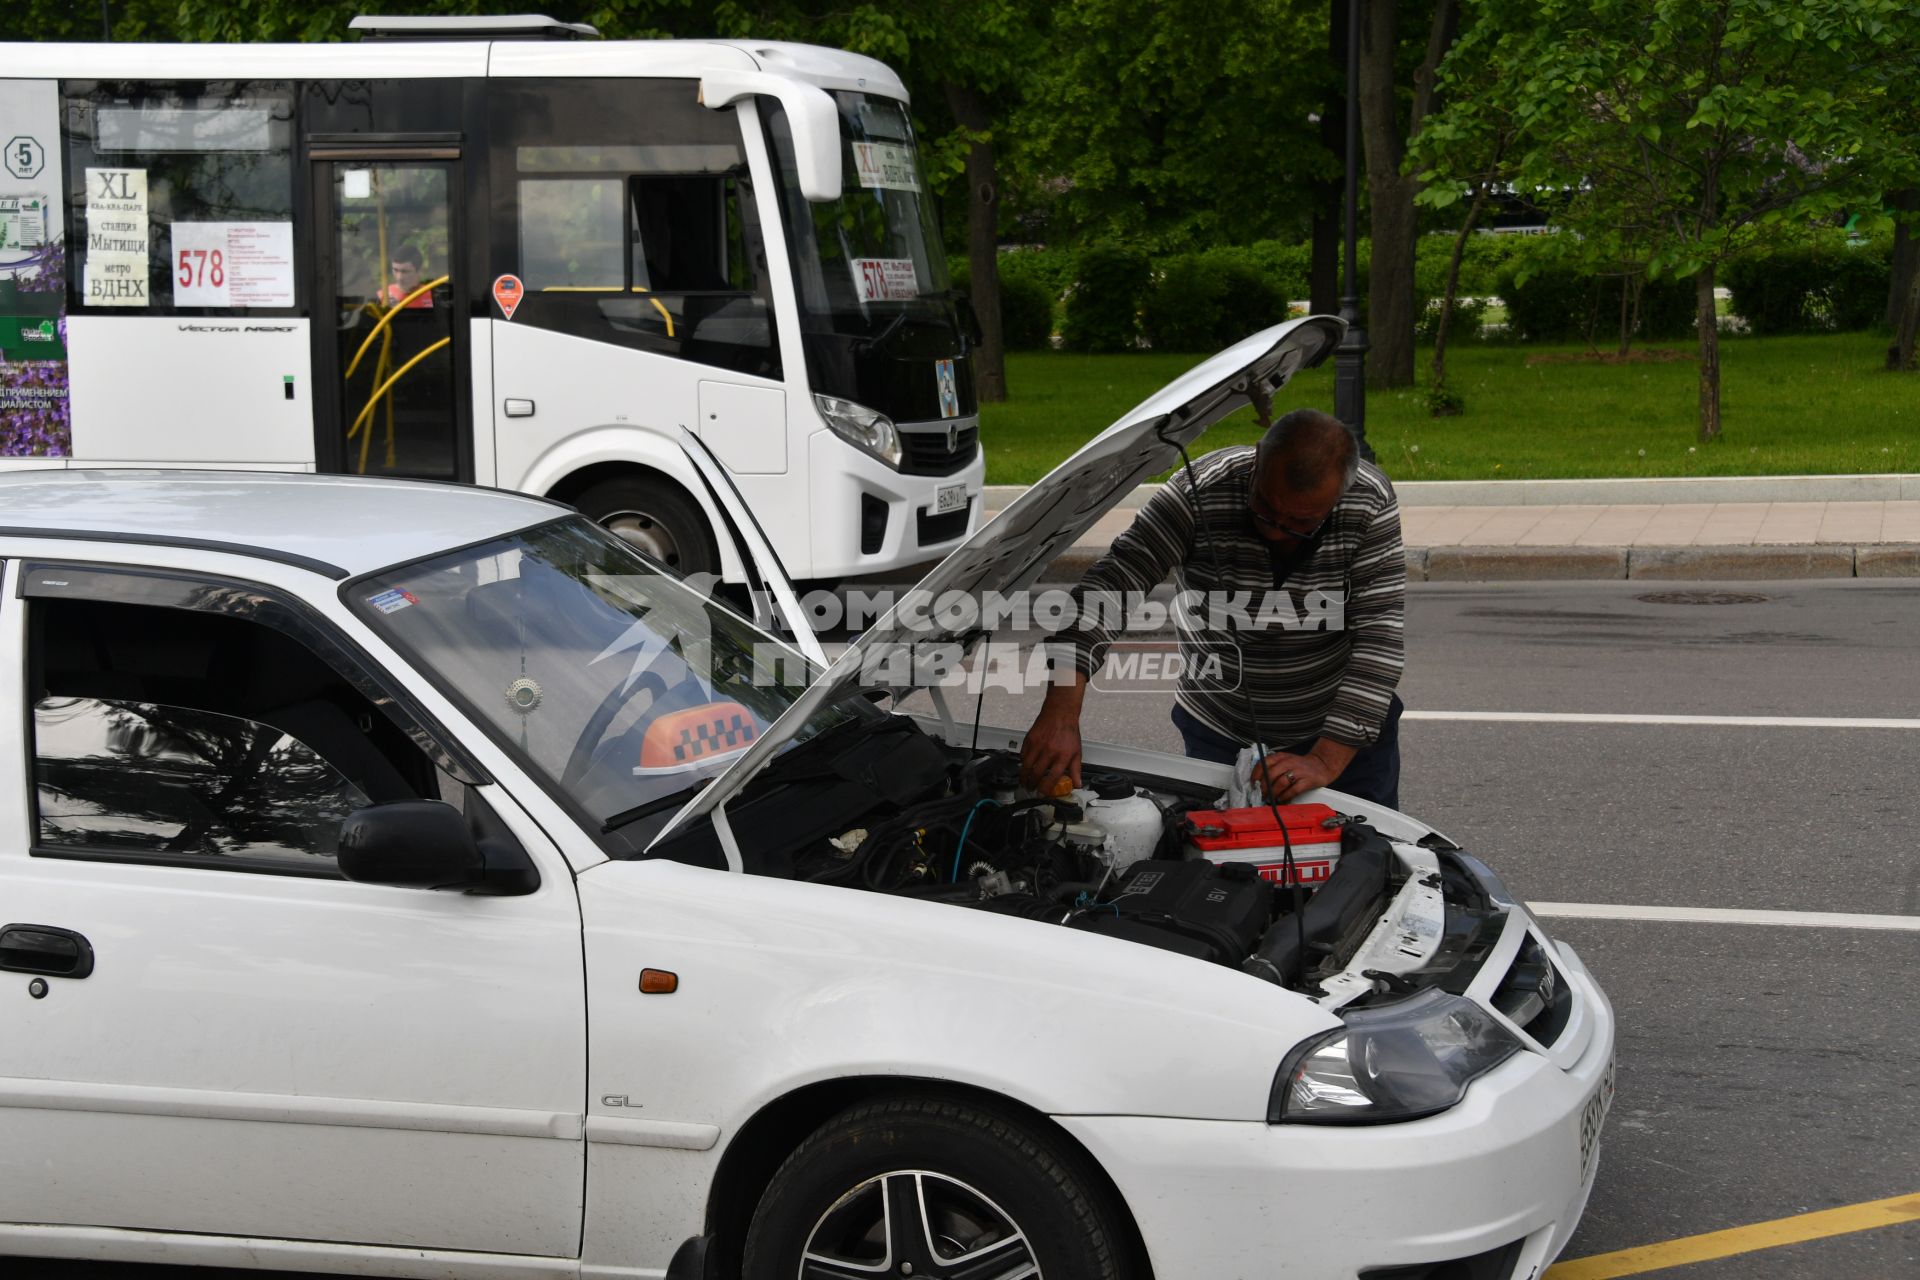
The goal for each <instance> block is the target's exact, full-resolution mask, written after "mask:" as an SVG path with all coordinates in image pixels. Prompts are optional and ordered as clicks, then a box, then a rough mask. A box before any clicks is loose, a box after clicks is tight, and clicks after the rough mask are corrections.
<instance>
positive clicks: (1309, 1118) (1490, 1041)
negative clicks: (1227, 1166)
mask: <svg viewBox="0 0 1920 1280" xmlns="http://www.w3.org/2000/svg"><path fill="white" fill-rule="evenodd" d="M1344 1018H1345V1021H1346V1026H1344V1027H1342V1028H1340V1029H1338V1030H1335V1031H1330V1032H1328V1033H1327V1034H1325V1035H1323V1036H1320V1037H1318V1038H1316V1039H1313V1040H1308V1041H1306V1042H1305V1043H1303V1044H1301V1045H1300V1046H1299V1047H1298V1048H1296V1049H1295V1050H1294V1051H1293V1052H1292V1053H1290V1054H1288V1055H1287V1060H1286V1061H1285V1062H1284V1063H1282V1064H1281V1066H1280V1074H1279V1075H1278V1076H1276V1077H1275V1078H1274V1082H1273V1096H1272V1100H1271V1101H1270V1102H1269V1103H1268V1105H1267V1122H1268V1123H1269V1124H1380V1123H1383V1122H1386V1121H1392V1120H1415V1119H1418V1118H1419V1117H1421V1116H1430V1115H1433V1114H1434V1113H1435V1112H1439V1111H1445V1110H1446V1109H1447V1108H1448V1107H1451V1106H1453V1105H1454V1104H1455V1103H1457V1102H1459V1101H1460V1099H1461V1098H1463V1097H1465V1096H1466V1092H1467V1086H1468V1085H1469V1084H1471V1083H1473V1082H1474V1081H1475V1080H1477V1079H1478V1078H1480V1077H1481V1076H1483V1075H1485V1074H1486V1073H1487V1072H1489V1071H1491V1070H1493V1069H1494V1068H1495V1067H1497V1066H1499V1065H1500V1064H1501V1063H1503V1062H1505V1061H1506V1060H1507V1059H1508V1058H1510V1057H1512V1056H1513V1055H1514V1054H1515V1053H1516V1052H1518V1051H1519V1049H1520V1042H1519V1041H1518V1040H1516V1039H1515V1038H1514V1037H1513V1035H1512V1034H1511V1033H1510V1032H1508V1031H1507V1029H1506V1028H1505V1027H1503V1026H1501V1025H1500V1024H1499V1023H1498V1022H1496V1021H1494V1019H1493V1018H1492V1017H1491V1016H1490V1015H1489V1014H1488V1013H1487V1011H1486V1010H1484V1009H1482V1008H1481V1007H1480V1006H1479V1005H1477V1004H1475V1003H1474V1002H1473V1001H1471V1000H1468V999H1465V998H1464V997H1461V996H1455V995H1449V994H1447V993H1446V992H1444V991H1441V990H1439V989H1437V988H1429V989H1427V990H1426V991H1422V992H1421V993H1420V994H1419V995H1416V996H1410V997H1409V998H1407V999H1405V1000H1401V1001H1398V1002H1396V1003H1394V1004H1390V1005H1382V1006H1380V1007H1379V1008H1374V1009H1354V1010H1352V1011H1350V1012H1348V1013H1347V1014H1345V1015H1344Z"/></svg>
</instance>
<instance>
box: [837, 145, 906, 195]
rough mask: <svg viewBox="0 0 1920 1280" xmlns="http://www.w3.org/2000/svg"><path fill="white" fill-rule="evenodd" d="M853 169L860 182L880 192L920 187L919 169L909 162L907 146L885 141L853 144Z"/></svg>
mask: <svg viewBox="0 0 1920 1280" xmlns="http://www.w3.org/2000/svg"><path fill="white" fill-rule="evenodd" d="M853 167H854V172H855V173H857V174H859V175H860V185H861V186H863V187H873V188H875V189H876V190H881V191H912V192H915V193H918V192H919V190H920V171H919V169H918V168H917V167H916V166H915V165H914V163H913V149H912V148H911V147H896V146H893V145H892V144H890V143H885V142H856V143H854V144H853Z"/></svg>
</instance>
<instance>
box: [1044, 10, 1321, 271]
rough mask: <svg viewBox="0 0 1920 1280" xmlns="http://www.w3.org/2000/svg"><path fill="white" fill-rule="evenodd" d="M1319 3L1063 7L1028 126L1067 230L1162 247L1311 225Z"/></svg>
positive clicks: (1241, 240) (1243, 238)
mask: <svg viewBox="0 0 1920 1280" xmlns="http://www.w3.org/2000/svg"><path fill="white" fill-rule="evenodd" d="M1323 19H1324V12H1323V9H1322V7H1321V6H1320V5H1318V4H1303V3H1300V2H1299V0H1224V3H1217V2H1211V0H1164V2H1161V3H1154V2H1151V0H1078V3H1075V4H1074V5H1072V6H1068V7H1062V8H1060V9H1058V10H1056V11H1055V14H1054V26H1053V42H1052V46H1051V47H1050V48H1049V49H1048V51H1047V55H1046V56H1045V57H1044V58H1042V59H1038V60H1036V62H1035V64H1034V83H1033V87H1032V89H1031V91H1030V93H1029V95H1028V100H1027V109H1026V111H1025V112H1024V115H1023V121H1022V130H1021V132H1022V134H1023V137H1024V139H1025V142H1026V147H1027V150H1028V153H1029V155H1030V157H1031V158H1030V160H1029V162H1028V163H1029V167H1030V169H1031V170H1032V172H1033V175H1034V177H1035V179H1036V180H1037V181H1041V182H1045V183H1046V184H1047V185H1048V186H1049V187H1050V188H1052V189H1053V191H1054V194H1053V197H1052V199H1053V202H1054V204H1055V206H1056V211H1057V216H1056V221H1057V222H1058V223H1059V224H1061V225H1062V226H1064V227H1065V228H1066V229H1067V231H1068V232H1069V234H1072V235H1076V236H1079V237H1084V238H1088V239H1106V240H1120V241H1128V242H1134V243H1139V244H1143V245H1146V246H1148V247H1150V248H1154V249H1160V250H1183V249H1191V248H1198V247H1204V246H1206V245H1211V244H1245V243H1248V242H1250V241H1253V240H1259V239H1263V238H1266V237H1270V236H1275V235H1278V234H1285V235H1288V236H1290V237H1293V238H1298V237H1299V236H1300V235H1301V233H1303V232H1304V231H1305V230H1306V229H1307V225H1308V220H1309V217H1310V215H1311V201H1310V199H1309V198H1305V197H1306V194H1307V191H1308V189H1309V184H1310V183H1311V182H1313V181H1314V180H1316V179H1321V178H1327V177H1334V176H1337V175H1338V173H1339V168H1338V162H1337V160H1335V158H1334V157H1333V156H1331V155H1329V154H1328V152H1327V151H1326V149H1325V148H1324V147H1323V146H1321V145H1320V141H1319V126H1318V124H1316V123H1315V122H1314V120H1313V119H1312V117H1313V116H1314V114H1315V113H1316V112H1318V111H1320V110H1321V108H1322V105H1323V104H1322V98H1321V95H1322V93H1323V92H1324V89H1325V80H1326V66H1325V60H1326V52H1325V50H1326V32H1325V29H1324V27H1323V26H1321V23H1322V21H1323Z"/></svg>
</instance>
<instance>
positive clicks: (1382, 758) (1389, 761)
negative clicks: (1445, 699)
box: [1173, 693, 1407, 809]
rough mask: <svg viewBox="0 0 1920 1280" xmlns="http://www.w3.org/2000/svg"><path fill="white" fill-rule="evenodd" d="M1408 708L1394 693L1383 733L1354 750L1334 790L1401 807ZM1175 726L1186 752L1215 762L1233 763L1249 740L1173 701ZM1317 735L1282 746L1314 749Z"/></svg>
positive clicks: (1305, 750) (1300, 750)
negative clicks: (1205, 721)
mask: <svg viewBox="0 0 1920 1280" xmlns="http://www.w3.org/2000/svg"><path fill="white" fill-rule="evenodd" d="M1406 709H1407V707H1406V704H1405V703H1403V702H1401V701H1400V695H1399V694H1397V693H1396V694H1394V695H1393V700H1392V701H1391V702H1389V703H1388V704H1387V721H1386V723H1385V724H1383V725H1381V726H1380V736H1379V737H1378V738H1376V739H1374V741H1373V745H1372V746H1368V747H1362V748H1360V750H1359V751H1357V752H1355V753H1354V757H1353V759H1352V760H1351V761H1349V762H1348V764H1347V767H1346V768H1345V769H1344V770H1342V771H1341V774H1340V776H1339V777H1337V778H1335V779H1334V780H1333V782H1332V783H1331V784H1329V785H1331V786H1332V787H1333V788H1334V789H1335V790H1338V791H1344V792H1346V793H1347V794H1349V795H1354V796H1358V797H1360V798H1361V799H1362V800H1371V801H1373V803H1375V804H1383V805H1385V806H1387V808H1389V809H1398V808H1399V807H1400V713H1401V712H1402V711H1405V710H1406ZM1173 727H1174V728H1176V729H1178V730H1179V731H1180V736H1181V737H1182V738H1183V739H1185V741H1186V744H1187V755H1188V756H1190V757H1191V758H1193V759H1195V760H1211V761H1212V762H1213V763H1215V764H1232V763H1233V762H1234V759H1235V758H1236V757H1237V756H1239V754H1240V750H1241V748H1243V747H1245V746H1246V745H1247V744H1246V743H1244V742H1235V741H1234V740H1233V739H1232V738H1229V737H1227V736H1226V735H1225V734H1221V733H1216V732H1214V731H1213V730H1212V729H1211V728H1209V727H1208V726H1206V725H1204V724H1201V723H1200V721H1199V720H1197V719H1196V718H1195V717H1194V716H1193V714H1192V713H1191V712H1189V711H1188V710H1187V709H1186V708H1185V707H1183V706H1181V705H1180V704H1179V703H1177V702H1176V703H1174V704H1173ZM1316 741H1318V739H1317V738H1309V739H1307V740H1306V741H1305V742H1298V743H1295V744H1293V745H1292V746H1289V747H1281V748H1279V750H1281V751H1285V752H1287V753H1288V754H1290V755H1296V756H1303V755H1306V754H1307V753H1308V752H1309V751H1311V750H1313V744H1314V743H1315V742H1316Z"/></svg>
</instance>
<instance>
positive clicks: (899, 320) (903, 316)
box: [860, 289, 957, 351]
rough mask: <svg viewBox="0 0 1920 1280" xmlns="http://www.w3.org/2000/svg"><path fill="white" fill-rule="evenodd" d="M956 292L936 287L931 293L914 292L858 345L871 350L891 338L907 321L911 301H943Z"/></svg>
mask: <svg viewBox="0 0 1920 1280" xmlns="http://www.w3.org/2000/svg"><path fill="white" fill-rule="evenodd" d="M956 292H957V290H954V289H937V290H935V291H934V292H932V293H920V294H915V295H914V296H913V297H912V298H909V299H906V300H905V301H904V302H903V303H902V304H901V306H900V309H899V310H898V311H896V312H894V313H893V318H892V319H890V320H888V321H887V323H886V326H885V327H884V328H882V329H881V330H880V332H878V333H876V334H874V335H873V336H872V337H871V338H862V339H860V345H861V346H862V347H864V348H865V349H867V350H869V351H871V350H872V349H873V348H875V347H877V346H879V345H881V344H882V343H884V342H885V341H886V340H887V339H888V338H891V337H892V336H893V335H894V331H895V330H897V329H898V328H899V327H900V326H901V325H903V324H905V323H906V322H907V312H909V311H910V310H912V306H911V304H912V303H915V302H945V301H947V300H949V299H951V298H952V297H953V296H954V294H955V293H956Z"/></svg>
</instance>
